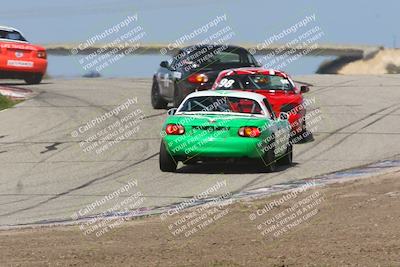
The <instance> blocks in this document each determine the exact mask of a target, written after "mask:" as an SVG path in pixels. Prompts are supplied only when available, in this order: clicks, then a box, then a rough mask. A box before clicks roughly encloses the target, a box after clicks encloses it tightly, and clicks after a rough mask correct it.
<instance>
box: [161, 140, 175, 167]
mask: <svg viewBox="0 0 400 267" xmlns="http://www.w3.org/2000/svg"><path fill="white" fill-rule="evenodd" d="M159 163H160V170H161V171H163V172H175V171H176V167H177V166H178V163H177V162H176V160H175V159H174V158H173V157H172V156H171V155H170V154H169V152H168V150H167V148H166V147H165V144H164V142H163V141H161V145H160V157H159Z"/></svg>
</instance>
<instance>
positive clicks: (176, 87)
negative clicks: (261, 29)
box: [151, 45, 259, 109]
mask: <svg viewBox="0 0 400 267" xmlns="http://www.w3.org/2000/svg"><path fill="white" fill-rule="evenodd" d="M256 66H259V63H258V62H257V61H256V59H255V58H254V57H253V55H252V54H250V53H249V52H248V51H247V50H246V49H244V48H242V47H238V46H227V45H194V46H188V47H185V48H182V49H180V50H179V51H178V52H177V53H176V54H175V55H174V56H173V58H172V60H170V61H162V62H161V63H160V68H159V69H158V70H157V72H156V73H155V74H154V76H153V85H152V89H151V104H152V106H153V108H155V109H164V108H166V107H167V105H168V103H173V105H174V106H175V107H177V106H179V104H180V103H181V102H182V100H183V99H184V98H185V97H186V96H187V95H188V94H190V93H192V92H194V91H199V90H208V89H210V88H211V86H212V85H213V83H214V81H215V79H216V78H217V76H218V73H219V72H220V71H221V70H225V69H231V68H240V67H256Z"/></svg>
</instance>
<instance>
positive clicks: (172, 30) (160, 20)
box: [0, 0, 400, 47]
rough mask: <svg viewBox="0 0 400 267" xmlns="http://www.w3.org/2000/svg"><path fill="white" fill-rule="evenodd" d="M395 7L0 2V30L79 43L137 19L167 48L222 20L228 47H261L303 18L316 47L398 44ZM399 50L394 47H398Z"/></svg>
mask: <svg viewBox="0 0 400 267" xmlns="http://www.w3.org/2000/svg"><path fill="white" fill-rule="evenodd" d="M399 10H400V1H396V0H393V1H389V0H383V1H377V2H376V1H361V0H359V1H351V0H346V1H342V0H340V1H338V0H336V1H306V0H297V1H263V0H253V1H239V0H238V1H234V0H231V1H228V0H202V1H190V0H175V1H166V0H144V1H133V0H108V1H106V0H81V1H75V0H57V1H56V0H36V1H32V0H19V1H2V4H1V10H0V25H9V26H14V27H16V28H18V29H20V30H21V31H22V32H23V33H24V34H25V36H26V37H27V38H28V39H29V40H31V41H32V42H35V43H42V44H44V43H61V42H80V41H84V40H86V39H87V38H89V37H90V36H93V35H94V34H96V33H99V32H101V31H102V30H104V29H107V28H108V27H110V26H112V25H114V24H116V23H118V22H119V21H121V20H122V19H123V18H124V17H126V16H127V15H129V14H131V15H132V14H136V13H137V14H138V16H139V21H138V22H137V23H138V24H140V25H141V26H142V27H143V28H144V30H145V31H146V34H147V35H146V38H145V42H159V43H167V42H170V41H172V40H174V39H176V38H178V37H180V36H181V35H182V34H185V33H188V32H191V31H192V30H193V29H194V28H196V27H199V26H201V25H203V24H204V23H207V22H208V21H209V20H210V19H212V18H214V17H215V16H217V15H222V14H227V16H228V20H227V22H226V25H229V26H230V27H231V28H232V29H233V30H234V32H235V37H234V38H233V39H232V42H236V43H255V42H261V41H263V40H264V39H266V38H268V37H269V36H270V35H271V34H273V33H277V32H280V31H282V30H284V29H286V28H287V27H290V26H291V25H292V24H293V23H296V22H297V21H299V20H300V19H302V18H303V17H304V16H306V15H312V14H314V13H315V15H316V21H315V25H318V26H319V27H320V28H321V29H322V30H323V31H324V33H325V35H324V36H323V38H322V39H321V42H323V43H342V44H348V43H351V44H371V45H376V44H377V45H385V46H388V47H392V46H393V40H394V36H397V39H398V40H397V43H398V44H400V27H399V25H400V23H399V15H398V13H399ZM398 46H399V45H398Z"/></svg>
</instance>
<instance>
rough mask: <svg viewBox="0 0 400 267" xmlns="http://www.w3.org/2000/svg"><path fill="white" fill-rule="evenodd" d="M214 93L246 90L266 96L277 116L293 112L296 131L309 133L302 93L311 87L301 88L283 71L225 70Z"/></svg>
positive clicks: (290, 120) (214, 88)
mask: <svg viewBox="0 0 400 267" xmlns="http://www.w3.org/2000/svg"><path fill="white" fill-rule="evenodd" d="M212 90H242V91H250V92H255V93H259V94H261V95H264V96H265V97H266V98H267V99H268V101H269V103H270V104H271V106H272V110H273V111H274V113H275V115H276V116H277V117H279V114H280V113H281V112H287V113H289V122H290V125H291V126H292V130H293V131H296V133H297V134H302V133H304V132H306V122H305V114H306V107H305V105H304V104H303V96H302V94H303V93H305V92H308V91H309V88H308V86H305V85H303V86H301V87H300V88H298V87H297V86H296V84H295V83H294V82H293V81H292V79H291V78H290V76H289V75H288V74H286V73H284V72H283V71H278V70H270V69H264V68H258V67H256V68H238V69H228V70H224V71H221V72H220V73H219V75H218V77H217V79H216V80H215V82H214V85H213V86H212Z"/></svg>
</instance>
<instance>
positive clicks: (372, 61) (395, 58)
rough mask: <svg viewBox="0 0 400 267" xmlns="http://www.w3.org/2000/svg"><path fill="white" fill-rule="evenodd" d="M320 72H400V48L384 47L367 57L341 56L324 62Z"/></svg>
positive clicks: (318, 71)
mask: <svg viewBox="0 0 400 267" xmlns="http://www.w3.org/2000/svg"><path fill="white" fill-rule="evenodd" d="M317 73H320V74H345V75H347V74H395V73H400V49H382V50H379V51H378V52H376V53H374V54H371V55H370V56H368V57H367V58H355V57H339V58H337V59H334V60H332V61H328V62H324V63H322V64H321V66H320V67H319V68H318V70H317Z"/></svg>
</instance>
